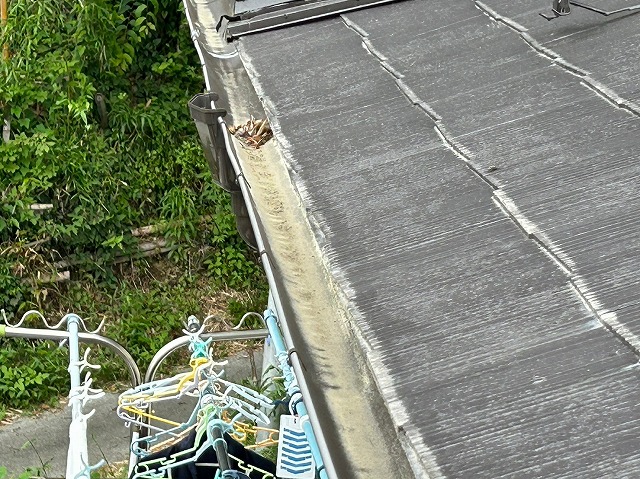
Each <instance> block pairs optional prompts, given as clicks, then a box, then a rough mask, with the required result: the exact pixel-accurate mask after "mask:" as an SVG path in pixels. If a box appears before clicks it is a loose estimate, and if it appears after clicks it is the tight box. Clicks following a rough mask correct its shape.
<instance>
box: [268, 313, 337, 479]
mask: <svg viewBox="0 0 640 479" xmlns="http://www.w3.org/2000/svg"><path fill="white" fill-rule="evenodd" d="M264 318H265V322H266V323H267V329H268V330H269V335H270V336H271V340H272V341H273V346H274V349H275V352H276V358H277V359H278V362H279V363H280V369H282V374H283V375H284V386H285V388H286V389H287V393H288V394H289V396H290V397H291V401H293V407H292V409H293V412H295V413H296V414H297V415H298V416H300V424H301V425H302V429H303V431H304V434H305V436H306V437H307V442H308V443H309V447H310V449H311V454H312V455H313V459H314V460H315V462H316V469H317V470H318V473H319V475H320V478H321V479H328V475H327V471H326V470H325V466H324V461H323V460H322V454H321V453H320V448H319V447H318V442H317V441H316V436H315V434H314V432H313V427H312V426H311V422H310V421H309V415H308V413H307V408H306V406H305V405H304V402H303V399H302V393H301V392H300V388H299V387H298V381H297V379H296V377H295V375H294V373H293V371H292V370H291V366H289V357H288V354H287V348H286V346H285V343H284V339H283V338H282V334H281V333H280V327H279V326H278V320H277V318H276V315H275V314H274V313H273V311H272V310H271V309H267V310H266V311H265V312H264Z"/></svg>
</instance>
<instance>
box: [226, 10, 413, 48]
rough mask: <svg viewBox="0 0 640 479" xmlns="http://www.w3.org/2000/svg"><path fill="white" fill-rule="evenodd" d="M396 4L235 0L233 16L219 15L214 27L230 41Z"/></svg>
mask: <svg viewBox="0 0 640 479" xmlns="http://www.w3.org/2000/svg"><path fill="white" fill-rule="evenodd" d="M397 1H400V0H307V1H304V0H290V1H282V0H236V1H235V3H234V7H233V9H234V12H233V15H222V16H221V17H220V21H219V23H218V25H217V27H216V28H217V30H218V31H219V32H221V34H222V35H223V38H225V39H226V40H227V41H228V42H231V41H233V40H234V39H237V38H239V37H242V36H244V35H249V34H252V33H258V32H264V31H268V30H274V29H277V28H283V27H288V26H291V25H295V24H299V23H304V22H311V21H314V20H319V19H321V18H327V17H331V16H336V15H340V14H341V13H345V12H351V11H354V10H360V9H363V8H368V7H373V6H377V5H382V4H386V3H392V2H397ZM222 27H224V28H222Z"/></svg>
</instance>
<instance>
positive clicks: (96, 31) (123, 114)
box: [0, 0, 262, 407]
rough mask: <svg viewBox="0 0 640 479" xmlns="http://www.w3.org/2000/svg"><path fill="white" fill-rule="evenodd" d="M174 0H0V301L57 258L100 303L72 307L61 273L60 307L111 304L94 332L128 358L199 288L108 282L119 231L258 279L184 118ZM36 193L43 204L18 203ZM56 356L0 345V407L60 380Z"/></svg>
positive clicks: (184, 34)
mask: <svg viewBox="0 0 640 479" xmlns="http://www.w3.org/2000/svg"><path fill="white" fill-rule="evenodd" d="M181 8H182V6H181V2H180V1H179V0H148V1H141V0H119V1H115V0H56V1H55V2H48V1H44V2H40V1H33V0H10V1H9V21H8V23H7V25H6V27H5V28H3V29H2V30H1V31H0V44H4V43H7V44H8V45H9V50H10V52H11V57H10V59H9V60H8V61H3V60H2V59H0V114H2V115H3V117H9V118H10V120H11V140H10V141H9V142H8V143H4V142H0V308H5V309H6V310H7V313H8V315H9V317H10V318H11V317H13V318H14V319H15V318H16V317H17V316H20V315H21V314H22V313H23V312H24V311H25V310H26V309H29V308H31V307H32V306H33V305H34V304H36V306H42V304H40V303H41V300H42V298H43V297H44V295H45V294H46V292H47V290H46V288H44V287H42V286H41V285H40V284H39V283H38V281H37V276H38V274H47V273H48V274H51V273H52V272H55V271H56V270H57V269H59V268H60V265H59V262H60V261H64V262H65V263H66V264H73V265H75V269H74V275H75V276H74V278H75V279H80V278H90V279H89V281H90V282H91V284H92V285H95V284H99V283H100V281H102V282H103V283H105V284H108V285H109V286H108V287H107V288H105V291H110V292H111V293H107V296H109V295H110V297H111V298H112V301H113V302H114V303H113V304H112V305H111V306H95V307H88V306H86V305H85V306H83V305H82V303H83V300H82V297H80V298H79V299H77V300H73V299H72V298H73V295H74V294H76V293H77V292H78V291H80V290H82V288H79V287H78V286H77V285H76V284H72V285H70V286H68V287H64V288H63V289H65V288H66V290H65V291H66V293H65V294H67V298H68V299H69V300H70V301H75V303H72V304H66V305H65V307H66V308H67V309H68V310H76V311H77V312H79V313H81V314H84V313H89V314H91V313H92V312H98V311H99V312H100V313H99V314H101V315H104V316H107V317H109V316H111V315H112V314H113V315H118V314H120V315H121V316H122V318H119V319H120V320H121V321H120V324H122V325H125V326H126V327H124V326H123V328H122V330H118V331H114V330H111V331H110V334H112V335H115V337H116V339H118V340H120V341H122V342H123V343H125V344H126V345H127V346H129V347H131V348H132V350H133V351H134V353H136V355H137V356H139V357H140V358H141V360H142V361H143V362H144V361H147V360H148V359H149V357H150V356H149V355H151V354H153V352H154V351H152V349H154V348H153V347H155V346H157V345H158V343H159V341H160V340H162V341H165V340H169V339H171V338H172V337H175V335H178V334H180V325H181V321H182V320H183V317H186V315H187V314H189V313H197V311H195V310H194V309H195V308H196V305H197V299H198V298H199V297H198V296H197V295H196V296H189V295H188V294H186V293H184V292H183V291H182V290H180V289H175V288H174V289H171V288H169V287H167V288H168V289H166V288H164V289H163V288H161V287H160V286H157V287H156V288H155V291H156V292H155V293H154V294H155V296H154V295H153V294H151V295H147V294H146V293H144V294H143V293H136V292H134V291H132V290H131V288H129V289H127V291H126V293H119V292H118V291H120V290H119V289H118V288H119V286H118V284H119V283H118V282H117V281H115V280H114V278H113V273H112V269H111V267H110V265H111V263H112V261H113V259H114V257H115V256H117V255H122V254H125V253H127V252H132V251H135V249H136V248H137V241H138V240H137V239H136V238H135V237H134V236H133V235H132V234H131V229H132V228H136V227H139V226H144V225H149V224H154V225H161V226H162V228H163V230H162V234H163V236H164V237H165V238H166V239H167V240H168V241H169V242H170V244H173V245H176V246H178V247H177V248H176V249H174V250H173V251H172V255H173V257H174V258H175V259H176V260H177V261H180V260H182V259H185V258H187V256H189V251H194V250H198V251H206V252H207V253H206V254H205V257H204V258H202V259H203V260H204V265H205V266H206V268H208V271H209V272H210V274H211V276H212V278H211V279H212V282H213V283H214V284H218V285H222V284H227V285H228V286H230V287H232V288H251V287H256V285H259V284H260V282H261V280H262V276H261V272H260V268H259V267H258V266H257V265H256V263H255V261H254V256H253V255H252V253H250V252H249V251H248V250H247V248H246V247H245V246H244V244H243V243H242V241H241V240H240V238H239V237H238V235H237V234H236V232H235V224H234V220H233V215H232V213H231V211H230V207H229V199H228V197H227V195H226V194H225V193H224V192H223V191H222V190H220V189H218V188H217V187H215V186H214V185H213V183H212V182H211V179H210V175H209V172H208V170H207V167H206V163H205V161H204V158H203V156H202V152H201V148H200V145H199V142H198V139H197V134H196V131H195V128H194V125H193V122H192V120H191V118H190V117H189V114H188V110H187V107H186V104H187V101H188V99H189V98H190V97H191V95H193V94H194V93H196V92H199V91H202V89H203V84H202V73H201V71H200V66H199V61H198V59H197V55H196V52H195V49H194V48H193V45H192V43H191V39H190V35H189V31H188V26H187V25H186V22H185V21H184V14H183V12H182V11H181ZM41 204H48V205H53V206H52V207H51V208H50V209H44V210H37V209H34V206H33V205H41ZM189 248H190V249H189ZM201 256H202V255H201ZM56 263H58V265H56ZM200 264H203V261H201V263H200ZM93 287H94V286H92V288H93ZM114 291H115V292H114ZM158 291H161V293H158ZM63 293H64V292H63ZM61 294H62V293H61ZM173 294H175V295H178V296H186V297H189V298H191V299H189V301H186V300H182V299H181V301H182V302H176V301H174V299H173V297H172V295H173ZM194 294H195V293H194ZM58 306H60V305H58ZM105 308H106V309H105ZM109 308H111V309H109ZM43 309H46V308H43ZM187 310H189V311H187ZM58 319H59V318H58ZM125 319H126V321H125ZM149 331H153V332H154V334H151V335H150V334H149ZM150 338H153V339H154V341H152V342H153V344H148V343H149V340H150ZM152 346H153V347H152ZM47 361H51V362H49V363H47ZM65 361H66V359H65V355H64V351H57V352H56V351H52V350H51V349H46V348H45V349H44V350H43V349H42V345H41V344H39V343H33V344H32V343H31V342H28V341H22V342H17V341H9V340H4V341H3V340H0V367H1V368H2V369H0V403H3V404H5V405H10V406H18V407H20V406H25V405H26V404H28V403H33V402H34V401H36V402H37V401H41V400H44V399H46V398H48V397H51V394H56V391H58V390H59V391H64V390H65V387H64V386H65V385H66V381H67V379H66V375H67V374H66V371H65V370H64V367H62V369H60V366H61V365H64V363H65ZM113 374H114V376H115V375H116V373H115V372H114V373H113Z"/></svg>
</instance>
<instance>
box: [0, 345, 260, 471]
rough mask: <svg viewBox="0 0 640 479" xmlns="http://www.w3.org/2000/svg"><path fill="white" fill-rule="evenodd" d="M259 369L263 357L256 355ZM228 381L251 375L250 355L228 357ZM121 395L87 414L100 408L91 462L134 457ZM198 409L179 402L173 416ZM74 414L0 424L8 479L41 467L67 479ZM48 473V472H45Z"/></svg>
mask: <svg viewBox="0 0 640 479" xmlns="http://www.w3.org/2000/svg"><path fill="white" fill-rule="evenodd" d="M254 357H255V360H256V363H257V367H258V371H260V367H261V362H262V354H261V353H260V352H257V353H255V354H254ZM225 372H226V377H227V379H229V380H231V381H234V382H239V381H241V380H242V379H244V378H248V377H251V376H252V370H251V363H250V361H249V358H248V356H247V354H246V353H243V354H241V355H239V356H235V357H233V358H229V364H228V365H227V366H226V367H225ZM117 402H118V394H111V393H109V394H105V396H104V397H103V398H101V399H98V400H95V401H93V402H91V403H89V404H88V405H87V407H86V408H85V412H87V411H90V410H91V408H95V410H96V412H95V414H94V416H93V417H92V418H91V419H89V422H88V425H89V429H88V433H87V443H88V446H89V457H90V459H91V463H92V464H93V463H95V462H97V461H99V460H100V459H105V461H106V462H107V463H109V464H113V463H115V462H120V461H126V460H127V459H128V457H129V430H128V429H127V428H126V427H125V426H124V424H123V422H122V420H121V419H120V418H118V416H117V415H116V406H117ZM192 408H193V405H192V404H189V403H188V402H187V401H180V402H179V403H178V404H177V409H178V412H177V413H176V414H175V415H173V417H187V416H188V415H189V413H190V412H191V410H192ZM70 421H71V411H70V410H69V409H68V408H66V407H65V408H63V409H62V410H59V411H54V412H50V411H46V412H43V413H42V414H39V415H38V416H37V417H22V418H19V419H17V420H16V421H14V422H13V423H12V424H9V425H6V426H0V467H6V468H7V471H8V477H9V478H13V477H17V476H18V475H19V474H20V473H22V472H24V471H25V470H26V469H27V468H37V469H38V470H39V475H40V476H45V477H48V478H59V477H64V476H65V469H66V460H67V448H68V445H69V423H70ZM43 470H44V472H43Z"/></svg>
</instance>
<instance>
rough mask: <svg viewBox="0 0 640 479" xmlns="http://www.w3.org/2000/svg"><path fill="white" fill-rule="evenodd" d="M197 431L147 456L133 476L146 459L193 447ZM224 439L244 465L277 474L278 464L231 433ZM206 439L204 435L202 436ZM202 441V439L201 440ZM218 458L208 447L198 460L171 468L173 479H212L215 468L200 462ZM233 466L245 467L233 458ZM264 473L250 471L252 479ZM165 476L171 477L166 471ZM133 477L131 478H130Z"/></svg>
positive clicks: (230, 451)
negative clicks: (242, 442) (236, 438)
mask: <svg viewBox="0 0 640 479" xmlns="http://www.w3.org/2000/svg"><path fill="white" fill-rule="evenodd" d="M195 437H196V432H195V431H191V433H190V434H189V435H188V436H187V437H185V438H184V439H183V440H182V441H180V442H177V443H175V444H173V445H172V446H169V447H168V448H166V449H163V450H162V451H159V452H156V453H153V454H150V455H148V456H146V457H145V458H144V459H143V460H142V461H141V462H140V463H139V464H138V465H137V466H136V467H135V468H134V471H133V473H132V475H131V477H133V476H134V475H135V474H136V473H137V472H138V468H139V467H140V466H141V465H142V464H144V462H146V461H150V460H154V459H156V460H157V459H162V458H165V457H166V458H169V457H170V456H171V455H172V454H176V453H179V452H181V451H185V450H187V449H191V448H192V447H193V443H194V441H195ZM224 439H225V441H226V443H227V452H228V453H229V455H231V456H233V457H234V458H237V459H238V460H239V461H242V464H240V465H244V466H254V467H256V468H258V469H261V470H263V471H267V472H269V473H271V474H273V475H274V476H275V473H276V465H275V464H274V463H273V462H271V461H270V460H268V459H266V458H264V457H263V456H261V455H260V454H258V453H256V452H254V451H252V450H250V449H247V448H246V447H244V446H243V445H242V444H241V443H239V442H238V441H236V440H235V439H233V438H232V437H231V436H230V435H229V434H225V435H224ZM202 440H203V441H204V436H203V438H202ZM201 442H202V441H201ZM217 462H218V458H217V457H216V452H215V451H214V450H213V448H209V449H207V450H206V451H205V452H204V454H202V455H201V456H200V457H199V458H198V459H197V460H196V461H194V462H190V463H188V464H183V465H181V466H177V467H175V468H173V469H171V478H172V479H210V478H212V477H213V469H212V467H211V466H198V465H197V464H198V463H217ZM231 466H232V467H234V468H237V469H239V470H242V469H243V468H241V467H239V464H238V462H237V461H236V460H235V459H233V458H231ZM263 475H264V474H262V473H260V472H258V471H255V470H252V471H250V472H249V473H248V476H249V477H250V478H251V479H262V478H263ZM163 477H169V476H168V474H167V473H166V472H165V474H164V476H163ZM130 479H131V478H130Z"/></svg>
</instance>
